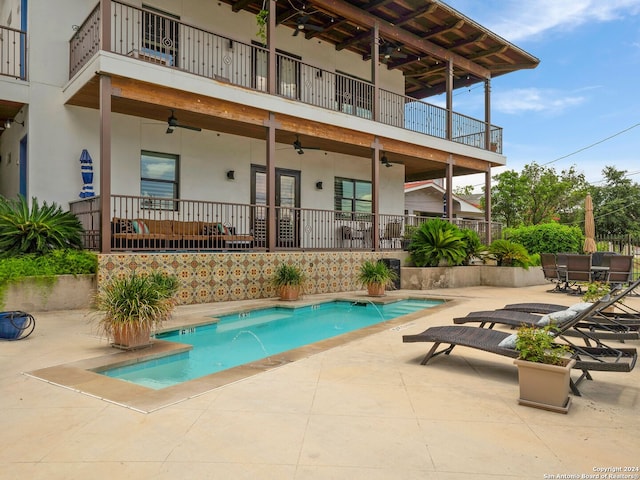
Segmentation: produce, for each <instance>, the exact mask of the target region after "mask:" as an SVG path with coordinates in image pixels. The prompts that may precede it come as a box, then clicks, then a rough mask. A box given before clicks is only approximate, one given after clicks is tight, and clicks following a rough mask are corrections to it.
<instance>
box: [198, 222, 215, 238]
mask: <svg viewBox="0 0 640 480" xmlns="http://www.w3.org/2000/svg"><path fill="white" fill-rule="evenodd" d="M217 234H218V226H217V225H213V224H207V225H204V226H203V227H202V235H205V236H207V237H209V236H211V235H217Z"/></svg>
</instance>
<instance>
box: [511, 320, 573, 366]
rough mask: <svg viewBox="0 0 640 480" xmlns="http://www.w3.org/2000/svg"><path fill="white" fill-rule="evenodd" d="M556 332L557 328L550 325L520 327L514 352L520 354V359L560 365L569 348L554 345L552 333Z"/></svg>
mask: <svg viewBox="0 0 640 480" xmlns="http://www.w3.org/2000/svg"><path fill="white" fill-rule="evenodd" d="M556 330H557V328H556V327H554V326H552V325H547V326H546V327H544V328H537V327H521V328H520V329H519V330H518V338H517V339H516V350H518V352H520V359H521V360H526V361H528V362H537V363H546V364H549V365H561V364H562V359H563V357H564V355H565V354H566V353H567V352H568V351H569V346H568V345H563V344H558V343H555V340H554V336H553V332H554V331H556Z"/></svg>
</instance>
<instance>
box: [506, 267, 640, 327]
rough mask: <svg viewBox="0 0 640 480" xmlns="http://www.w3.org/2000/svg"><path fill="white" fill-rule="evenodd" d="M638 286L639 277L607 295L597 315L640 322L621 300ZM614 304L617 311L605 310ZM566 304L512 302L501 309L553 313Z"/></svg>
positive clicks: (638, 313) (626, 321) (621, 321)
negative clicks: (606, 299) (621, 288)
mask: <svg viewBox="0 0 640 480" xmlns="http://www.w3.org/2000/svg"><path fill="white" fill-rule="evenodd" d="M639 287H640V278H638V279H637V280H636V281H634V282H633V283H631V284H630V285H629V286H628V287H627V288H625V289H623V290H620V291H616V292H615V293H612V294H611V295H610V296H609V301H608V303H605V304H603V305H602V308H600V309H599V310H598V315H599V316H600V317H601V318H602V319H603V320H604V319H614V320H617V321H619V322H620V323H622V324H625V323H629V324H632V325H633V324H637V323H638V322H640V311H638V310H636V309H634V308H632V307H630V306H628V305H625V304H624V303H622V300H623V299H624V298H625V297H626V296H628V295H629V294H630V293H631V292H633V291H634V290H635V289H637V288H639ZM612 305H615V306H616V307H617V309H618V310H619V311H617V312H607V311H605V309H606V308H608V307H610V306H612ZM566 308H567V306H566V305H558V304H555V303H512V304H509V305H505V306H504V307H503V310H513V311H518V312H527V313H553V312H558V311H560V310H565V309H566Z"/></svg>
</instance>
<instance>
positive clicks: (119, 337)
mask: <svg viewBox="0 0 640 480" xmlns="http://www.w3.org/2000/svg"><path fill="white" fill-rule="evenodd" d="M113 346H114V347H116V348H120V349H122V350H136V349H138V348H145V347H149V346H151V329H150V328H149V327H148V326H140V325H137V326H128V327H126V328H123V329H115V330H114V331H113Z"/></svg>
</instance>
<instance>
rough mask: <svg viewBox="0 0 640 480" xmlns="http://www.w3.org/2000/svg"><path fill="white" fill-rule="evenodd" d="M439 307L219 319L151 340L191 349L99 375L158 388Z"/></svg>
mask: <svg viewBox="0 0 640 480" xmlns="http://www.w3.org/2000/svg"><path fill="white" fill-rule="evenodd" d="M441 303H442V301H440V300H400V301H398V302H394V303H389V304H386V305H374V304H372V303H369V302H357V303H353V302H345V301H336V302H328V303H322V304H318V305H311V306H306V307H300V308H283V307H274V308H267V309H262V310H254V311H250V312H245V313H236V314H233V315H227V316H223V317H220V318H219V321H218V322H216V323H211V324H208V325H203V326H198V327H192V328H187V329H182V330H175V331H171V332H166V333H162V334H158V335H157V336H156V338H160V339H162V340H169V341H175V342H180V343H186V344H191V345H193V349H192V350H190V351H189V352H185V353H180V354H176V355H171V356H168V357H164V358H161V359H157V360H149V361H146V362H141V363H137V364H134V365H128V366H125V367H119V368H114V369H111V370H106V371H103V372H100V373H102V374H103V375H107V376H109V377H115V378H119V379H122V380H127V381H130V382H133V383H136V384H138V385H143V386H145V387H149V388H153V389H161V388H165V387H168V386H171V385H175V384H178V383H182V382H185V381H187V380H193V379H194V378H198V377H202V376H204V375H209V374H212V373H216V372H220V371H222V370H226V369H229V368H232V367H236V366H238V365H244V364H246V363H250V362H253V361H256V360H260V359H263V358H268V357H269V356H271V355H276V354H278V353H282V352H286V351H288V350H292V349H294V348H298V347H301V346H303V345H308V344H311V343H315V342H318V341H320V340H324V339H327V338H332V337H335V336H338V335H342V334H343V333H347V332H351V331H353V330H357V329H360V328H364V327H368V326H370V325H375V324H377V323H380V322H382V321H385V320H391V319H393V318H397V317H400V316H402V315H407V314H409V313H412V312H415V311H418V310H422V309H425V308H430V307H433V306H436V305H440V304H441Z"/></svg>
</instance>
